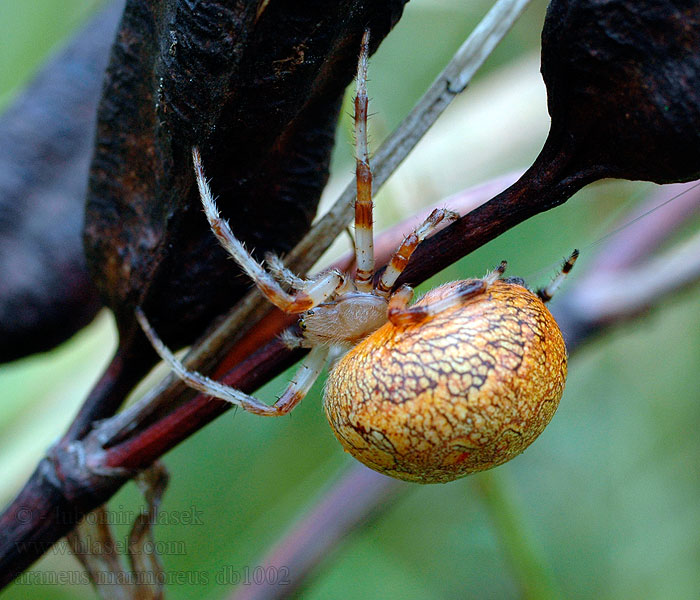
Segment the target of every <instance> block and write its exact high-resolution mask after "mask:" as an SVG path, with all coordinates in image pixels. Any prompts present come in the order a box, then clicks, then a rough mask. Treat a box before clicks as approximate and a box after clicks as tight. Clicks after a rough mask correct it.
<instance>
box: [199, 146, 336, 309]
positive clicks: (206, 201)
mask: <svg viewBox="0 0 700 600" xmlns="http://www.w3.org/2000/svg"><path fill="white" fill-rule="evenodd" d="M192 160H193V162H194V170H195V174H196V177H197V185H198V187H199V195H200V198H201V200H202V206H203V207H204V212H205V213H206V215H207V219H208V220H209V225H210V227H211V230H212V231H213V232H214V234H215V235H216V237H217V239H218V240H219V243H220V244H221V245H222V246H223V247H224V248H225V249H226V251H227V252H228V253H229V254H230V255H231V256H232V257H233V258H234V259H235V261H236V262H237V263H238V264H239V265H240V266H241V268H242V269H243V270H244V271H245V272H246V273H247V274H248V276H249V277H250V278H251V279H252V280H253V281H254V282H255V285H256V286H257V287H258V289H260V291H261V292H262V293H263V294H264V295H265V297H266V298H267V299H268V300H269V301H270V302H272V304H274V305H275V306H277V307H278V308H280V309H281V310H283V311H284V312H287V313H293V314H295V313H302V312H304V311H307V310H309V309H310V308H313V307H314V306H318V305H319V304H321V303H323V302H325V301H326V300H327V299H328V298H329V297H330V296H332V295H333V294H334V293H335V292H336V291H337V290H338V289H339V288H341V287H342V286H343V284H344V283H345V276H344V275H343V274H342V273H340V272H339V271H336V270H333V271H328V272H326V273H322V274H321V275H319V276H318V277H316V278H314V279H311V280H308V281H306V282H304V284H303V286H302V287H301V289H299V290H297V291H296V293H294V294H289V293H287V292H286V291H285V290H284V289H283V288H282V286H281V285H280V284H279V283H278V282H277V281H276V280H275V278H274V277H273V276H272V275H271V274H270V273H268V272H267V271H266V270H265V269H263V268H262V266H261V265H260V264H259V263H258V261H256V260H255V259H254V258H253V257H252V256H251V255H250V254H249V253H248V251H247V250H246V249H245V247H244V246H243V244H242V243H241V242H240V241H239V240H238V238H237V237H236V236H235V235H233V232H232V231H231V228H230V227H229V224H228V222H227V221H226V220H225V219H222V218H221V216H220V215H219V210H218V209H217V207H216V202H215V201H214V197H213V196H212V193H211V189H210V188H209V184H208V183H207V180H206V177H205V175H204V167H203V166H202V159H201V156H200V154H199V150H198V149H197V147H193V148H192Z"/></svg>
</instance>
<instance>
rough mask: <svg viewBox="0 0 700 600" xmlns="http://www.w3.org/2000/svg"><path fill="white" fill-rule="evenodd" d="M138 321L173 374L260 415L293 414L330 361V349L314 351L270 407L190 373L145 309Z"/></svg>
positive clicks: (210, 394) (323, 348) (139, 310)
mask: <svg viewBox="0 0 700 600" xmlns="http://www.w3.org/2000/svg"><path fill="white" fill-rule="evenodd" d="M136 318H137V319H138V322H139V324H140V325H141V328H142V329H143V331H144V333H145V334H146V337H148V339H149V340H150V342H151V344H152V345H153V348H155V350H156V352H157V353H158V355H159V356H160V357H161V358H162V359H163V360H164V361H165V362H166V363H168V365H169V366H170V368H171V369H172V371H173V372H174V373H175V374H176V375H177V376H178V377H179V378H180V379H182V381H184V382H185V383H186V384H187V385H188V386H189V387H191V388H192V389H195V390H197V391H199V392H202V393H204V394H206V395H207V396H211V397H213V398H218V399H219V400H224V401H225V402H230V403H231V404H235V405H236V406H240V407H241V408H242V409H243V410H245V411H247V412H251V413H254V414H256V415H262V416H267V417H277V416H280V415H285V414H287V413H288V412H289V411H291V410H292V409H293V408H294V407H295V406H296V405H297V404H299V402H300V401H301V400H302V399H303V398H304V396H305V395H306V394H307V392H308V391H309V389H310V388H311V386H312V385H313V383H314V381H316V379H317V378H318V376H319V374H320V373H321V370H322V369H323V365H324V364H325V362H326V357H327V356H328V349H327V348H325V347H322V346H318V347H316V348H314V349H313V350H312V351H311V352H310V353H309V355H308V356H307V357H306V358H305V359H304V361H303V362H302V364H301V366H300V367H299V370H298V371H297V372H296V374H295V375H294V378H293V379H292V381H291V383H290V384H289V386H287V389H286V390H285V391H284V393H283V394H282V396H281V397H280V399H279V400H277V402H275V403H274V404H273V405H268V404H265V403H264V402H261V401H260V400H258V399H257V398H255V397H254V396H249V395H248V394H246V393H244V392H241V391H240V390H237V389H236V388H232V387H230V386H227V385H224V384H222V383H219V382H217V381H214V380H213V379H210V378H209V377H207V376H206V375H202V374H201V373H198V372H196V371H190V370H189V369H187V367H185V365H183V364H182V362H181V361H180V360H178V359H177V358H176V357H175V356H174V355H173V353H172V352H171V351H170V349H169V348H168V347H167V346H166V345H165V344H164V343H163V342H162V340H161V339H160V338H159V337H158V334H157V333H156V332H155V331H154V330H153V328H152V327H151V325H150V323H149V322H148V320H147V319H146V315H145V314H144V313H143V311H142V310H141V308H137V309H136Z"/></svg>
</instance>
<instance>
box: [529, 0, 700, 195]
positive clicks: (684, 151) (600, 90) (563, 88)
mask: <svg viewBox="0 0 700 600" xmlns="http://www.w3.org/2000/svg"><path fill="white" fill-rule="evenodd" d="M542 76H543V77H544V81H545V84H546V85H547V95H548V104H549V112H550V114H551V116H552V128H551V133H550V139H552V140H556V143H558V144H559V145H560V146H561V147H562V148H564V147H566V153H568V154H570V155H571V160H572V163H573V165H575V168H576V169H578V170H580V171H589V170H590V171H595V172H596V173H598V175H599V176H600V177H620V178H625V179H644V180H648V181H655V182H658V183H669V182H675V181H688V180H691V179H697V178H698V177H700V3H698V2H697V1H695V0H647V1H645V2H636V1H634V0H613V1H610V0H554V1H553V2H552V3H551V4H550V6H549V9H548V12H547V18H546V20H545V25H544V29H543V32H542Z"/></svg>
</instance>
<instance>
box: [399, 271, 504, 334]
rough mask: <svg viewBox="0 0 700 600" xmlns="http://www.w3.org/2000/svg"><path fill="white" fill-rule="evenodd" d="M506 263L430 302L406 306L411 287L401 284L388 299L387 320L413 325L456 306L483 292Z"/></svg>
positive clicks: (410, 294)
mask: <svg viewBox="0 0 700 600" xmlns="http://www.w3.org/2000/svg"><path fill="white" fill-rule="evenodd" d="M507 265H508V263H506V261H505V260H504V261H502V262H501V264H500V265H499V266H498V267H497V268H496V269H494V270H493V271H491V272H490V273H488V274H487V275H485V276H484V277H483V278H482V279H471V280H468V281H465V282H464V284H463V285H460V286H459V287H458V288H456V290H455V291H454V293H452V294H450V295H449V296H447V297H446V298H442V299H441V300H436V301H435V302H431V303H430V304H422V305H421V304H419V305H415V304H414V305H413V306H408V303H409V302H410V301H411V298H412V297H413V289H412V288H411V287H409V286H407V285H402V286H401V287H400V288H399V289H398V290H396V292H394V293H393V294H392V296H391V298H390V299H389V308H388V316H389V321H391V323H392V324H394V325H395V326H397V327H399V326H406V325H415V324H417V323H421V322H422V321H424V320H425V319H427V318H428V317H433V316H435V315H437V314H439V313H441V312H442V311H444V310H447V309H448V308H452V307H453V306H457V305H458V304H461V303H462V302H464V301H465V300H467V299H469V298H473V297H474V296H477V295H479V294H483V293H484V292H486V290H488V289H489V286H491V285H492V284H493V282H494V281H496V280H497V279H499V278H500V277H501V275H503V273H504V272H505V270H506V266H507Z"/></svg>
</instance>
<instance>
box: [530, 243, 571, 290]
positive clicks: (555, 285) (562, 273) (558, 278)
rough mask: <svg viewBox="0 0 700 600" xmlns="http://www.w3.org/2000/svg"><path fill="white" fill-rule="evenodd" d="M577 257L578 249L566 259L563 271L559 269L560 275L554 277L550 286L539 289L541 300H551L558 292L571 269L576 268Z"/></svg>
mask: <svg viewBox="0 0 700 600" xmlns="http://www.w3.org/2000/svg"><path fill="white" fill-rule="evenodd" d="M577 258H578V250H574V251H573V252H572V253H571V256H569V258H567V259H566V262H565V263H564V264H563V265H562V267H561V271H559V273H558V275H557V276H556V277H555V278H554V279H552V282H551V283H550V284H549V285H548V286H546V287H543V288H540V289H539V290H537V292H536V293H537V295H538V296H539V297H540V300H542V302H545V303H546V302H549V301H550V300H551V299H552V297H553V296H554V294H556V292H557V290H558V289H559V287H560V286H561V284H562V283H564V280H565V279H566V276H567V275H568V274H569V272H570V271H571V269H573V268H574V264H575V263H576V259H577Z"/></svg>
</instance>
